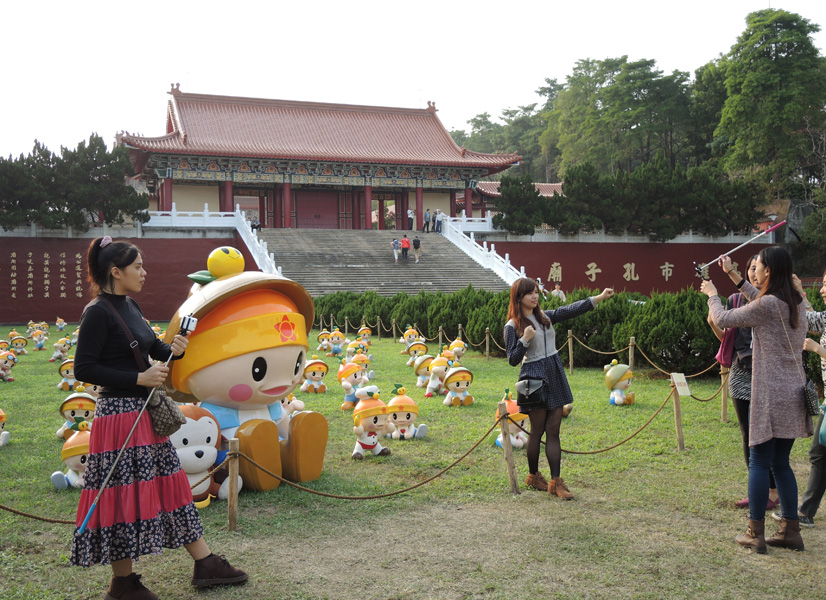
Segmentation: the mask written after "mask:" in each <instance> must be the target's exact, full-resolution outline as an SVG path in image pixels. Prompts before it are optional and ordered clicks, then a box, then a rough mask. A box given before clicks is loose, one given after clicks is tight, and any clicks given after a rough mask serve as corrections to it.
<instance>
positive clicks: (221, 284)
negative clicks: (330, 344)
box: [167, 247, 328, 490]
mask: <svg viewBox="0 0 826 600" xmlns="http://www.w3.org/2000/svg"><path fill="white" fill-rule="evenodd" d="M207 266H208V268H209V270H208V271H199V272H198V273H194V274H192V275H190V276H189V277H190V279H192V280H193V281H195V285H193V287H192V289H191V290H190V295H189V298H187V300H186V301H185V302H184V303H183V304H182V305H181V306H180V308H179V309H178V310H177V312H176V313H175V315H174V316H173V317H172V319H171V321H170V324H169V327H168V328H167V338H168V340H167V341H170V340H171V338H172V336H173V334H174V332H176V331H178V329H179V324H180V322H181V319H182V318H183V317H187V316H190V317H195V318H196V319H198V325H197V328H196V329H195V330H194V331H193V332H192V333H190V334H189V345H188V347H187V350H186V353H185V354H184V356H183V357H181V358H180V359H178V360H175V361H172V362H171V363H170V373H169V378H168V379H167V388H169V391H170V395H171V396H172V397H173V398H175V399H176V400H178V401H179V402H192V401H199V403H200V404H199V405H200V406H201V407H203V408H205V409H207V410H209V411H210V412H211V413H212V414H213V415H215V418H216V419H217V421H218V423H219V425H220V427H221V432H222V434H223V435H224V436H225V437H226V438H232V437H237V438H238V439H239V442H240V451H241V452H242V453H244V454H245V455H247V456H249V457H251V458H252V459H253V460H254V461H255V462H257V463H258V464H260V465H261V466H263V467H264V468H266V469H267V470H269V471H271V472H273V473H275V474H276V475H280V476H283V477H284V478H285V479H288V480H290V481H311V480H313V479H317V478H318V477H319V476H320V475H321V468H322V464H323V462H324V452H325V449H326V446H327V431H328V428H327V421H326V420H325V418H324V417H323V416H322V415H320V414H319V413H316V412H311V411H303V412H299V413H296V414H294V415H292V418H291V419H283V416H284V415H283V414H282V413H283V407H282V404H281V400H282V399H283V398H284V397H285V396H287V395H288V394H289V393H290V392H292V391H293V389H295V387H296V386H297V385H298V384H299V382H300V381H301V376H302V374H303V372H304V359H305V357H306V355H307V350H308V349H309V343H308V339H307V329H308V328H309V327H311V326H312V323H313V319H314V318H315V309H314V307H313V301H312V298H310V295H309V294H308V293H307V291H306V290H305V289H304V288H303V287H302V286H301V285H300V284H298V283H296V282H295V281H292V280H290V279H287V278H286V277H281V276H280V275H274V274H273V275H271V274H267V273H261V272H257V271H244V270H243V269H244V259H243V256H242V255H241V253H240V252H238V250H236V249H235V248H229V247H222V248H218V249H216V250H214V251H213V252H212V253H211V254H210V255H209V260H208V261H207ZM277 423H280V424H281V428H279V426H278V425H277ZM240 472H241V477H242V479H243V481H244V487H246V488H248V489H254V490H269V489H274V488H276V487H278V485H279V483H280V481H279V480H278V479H275V478H274V477H272V476H270V475H267V474H266V473H264V471H262V470H260V469H258V468H257V467H256V466H255V465H253V464H252V463H251V462H250V461H247V460H242V461H241V463H240Z"/></svg>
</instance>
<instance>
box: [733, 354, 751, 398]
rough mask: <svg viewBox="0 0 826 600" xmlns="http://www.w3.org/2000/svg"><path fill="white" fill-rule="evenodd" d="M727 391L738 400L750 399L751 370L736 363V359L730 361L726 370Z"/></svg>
mask: <svg viewBox="0 0 826 600" xmlns="http://www.w3.org/2000/svg"><path fill="white" fill-rule="evenodd" d="M728 393H729V395H730V396H731V397H732V398H737V399H738V400H746V401H749V400H751V371H750V370H746V369H743V368H742V367H739V366H738V365H737V360H733V361H731V368H729V372H728Z"/></svg>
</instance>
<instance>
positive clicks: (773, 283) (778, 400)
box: [700, 247, 812, 554]
mask: <svg viewBox="0 0 826 600" xmlns="http://www.w3.org/2000/svg"><path fill="white" fill-rule="evenodd" d="M719 264H720V266H721V267H722V269H723V271H725V272H726V273H727V274H729V275H730V276H731V275H732V274H731V273H730V271H731V259H730V258H729V257H727V256H726V257H722V258H721V259H720V261H719ZM755 277H756V278H757V281H758V282H759V283H760V284H761V289H760V290H758V289H757V288H755V287H754V286H753V285H751V284H750V283H748V282H747V281H745V280H744V279H742V278H741V277H740V276H739V275H737V274H734V276H733V277H732V280H733V281H734V282H735V283H736V284H737V286H738V287H739V288H740V291H741V292H742V293H743V294H744V295H745V296H746V297H747V298H749V300H750V302H749V303H748V304H746V305H745V306H743V307H742V308H736V309H733V310H725V309H724V308H723V306H722V304H721V302H720V297H719V296H718V295H717V288H716V287H715V286H714V284H713V283H712V282H711V281H704V282H703V283H702V284H701V285H700V291H701V292H703V293H704V294H706V295H707V296H708V297H709V298H708V307H709V311H710V312H711V318H712V319H713V321H714V323H715V325H717V326H718V327H721V328H724V327H752V331H753V334H752V337H753V339H754V351H753V355H752V387H751V417H750V419H749V447H750V448H751V455H750V457H749V527H748V529H747V530H746V532H745V533H744V534H742V535H739V536H737V543H739V544H740V545H742V546H746V547H749V548H753V549H755V550H756V551H757V552H758V553H759V554H764V553H765V552H766V545H767V544H768V545H770V546H782V547H786V548H792V549H794V550H803V539H802V538H801V537H800V521H799V520H798V517H797V480H796V479H795V476H794V471H792V468H791V467H790V466H789V454H790V452H791V450H792V445H793V444H794V440H795V439H796V438H799V437H808V436H810V435H812V419H811V418H810V417H809V416H808V415H807V413H806V409H805V407H804V405H803V385H804V382H805V375H804V374H803V371H802V368H803V359H802V351H803V340H805V339H806V307H805V305H804V304H803V300H802V298H801V297H800V294H799V293H798V292H797V290H795V289H794V283H793V280H792V277H793V273H792V259H791V256H789V253H788V252H786V251H785V250H783V249H782V248H778V247H768V248H764V249H763V250H761V251H760V254H758V255H757V268H756V270H755ZM738 280H739V281H738ZM770 470H771V471H772V472H773V473H774V479H775V482H776V483H777V491H778V494H779V495H780V506H781V508H782V511H783V520H782V521H781V523H780V529H779V530H778V531H777V533H776V534H775V535H774V536H772V537H771V538H770V539H768V540H766V539H765V537H764V525H765V516H766V502H767V501H768V497H769V471H770Z"/></svg>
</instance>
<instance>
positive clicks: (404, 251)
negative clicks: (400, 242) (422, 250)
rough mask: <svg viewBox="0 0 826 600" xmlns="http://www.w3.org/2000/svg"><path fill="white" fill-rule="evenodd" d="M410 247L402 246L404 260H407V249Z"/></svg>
mask: <svg viewBox="0 0 826 600" xmlns="http://www.w3.org/2000/svg"><path fill="white" fill-rule="evenodd" d="M408 250H409V248H402V260H407V251H408Z"/></svg>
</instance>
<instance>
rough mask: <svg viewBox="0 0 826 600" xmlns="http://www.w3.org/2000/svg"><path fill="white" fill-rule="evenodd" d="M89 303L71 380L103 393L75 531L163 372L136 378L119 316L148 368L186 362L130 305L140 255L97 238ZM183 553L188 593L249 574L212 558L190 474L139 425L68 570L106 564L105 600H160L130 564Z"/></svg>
mask: <svg viewBox="0 0 826 600" xmlns="http://www.w3.org/2000/svg"><path fill="white" fill-rule="evenodd" d="M86 262H87V268H88V279H89V283H90V291H91V294H92V295H93V296H94V297H95V299H96V301H94V302H92V303H90V304H89V305H88V306H87V307H86V308H85V309H84V312H83V316H82V317H81V321H80V325H81V326H80V334H79V336H78V343H77V351H76V353H75V375H76V376H77V377H78V378H79V381H86V382H89V383H93V384H97V385H100V386H103V389H102V391H101V394H100V399H99V400H98V402H97V407H96V410H95V422H94V426H93V428H92V436H91V439H90V443H89V460H88V464H87V467H86V476H85V485H84V488H83V491H82V492H81V497H80V504H79V506H78V513H77V525H78V526H80V525H81V523H82V522H83V521H84V518H85V517H86V516H87V514H88V513H89V510H90V507H91V506H92V504H93V502H94V500H95V497H96V496H97V494H98V492H99V491H100V488H101V487H102V484H103V482H104V480H105V478H106V476H107V475H108V473H109V471H110V470H111V469H112V467H113V465H114V464H115V457H116V456H117V454H118V450H119V449H120V448H121V447H122V446H123V445H124V442H125V441H126V435H127V433H128V432H129V431H130V429H131V428H132V425H133V424H134V422H135V419H136V418H137V417H138V414H139V413H140V410H141V407H142V406H143V404H144V402H145V401H146V398H147V396H148V394H149V391H150V390H151V389H153V388H155V387H158V386H160V385H163V383H164V380H165V379H166V376H167V374H168V373H169V368H168V367H167V366H166V365H165V364H163V362H161V363H160V364H154V365H152V366H150V367H149V368H148V369H146V370H143V371H141V369H140V367H139V366H138V364H137V361H136V357H135V354H134V352H133V350H132V348H131V347H130V343H129V340H128V337H127V334H126V332H124V331H123V327H122V325H121V323H120V320H119V319H118V318H117V317H116V316H115V315H114V314H113V313H112V311H117V313H118V315H120V317H121V318H122V319H123V321H124V322H125V323H126V325H127V326H128V327H129V330H130V332H131V334H132V336H133V337H134V339H135V340H136V341H137V343H138V348H139V350H140V353H141V354H142V355H143V358H144V362H145V363H146V364H149V357H152V358H154V359H155V360H158V361H166V360H168V358H169V357H170V355H171V356H172V357H173V359H174V358H180V357H181V356H183V354H184V351H185V350H186V346H187V343H188V342H187V339H186V338H185V337H183V336H181V335H177V336H175V338H174V339H173V341H172V344H165V343H163V342H162V341H160V340H159V339H158V338H157V337H156V336H155V333H154V332H153V331H152V329H151V328H150V327H149V325H148V324H147V323H146V321H145V320H144V319H143V314H142V313H141V310H140V307H138V305H137V303H136V302H135V301H134V300H132V299H131V298H129V296H128V294H135V293H138V292H140V291H141V290H142V289H143V285H144V281H145V279H146V274H147V273H146V270H145V269H144V267H143V259H142V257H141V254H140V251H139V250H138V248H136V247H135V246H134V245H132V244H130V243H128V242H113V241H112V239H111V238H110V237H109V236H106V237H103V238H97V239H95V240H94V241H93V242H92V243H91V244H90V246H89V250H88V252H87V256H86ZM180 546H184V547H185V548H186V549H187V551H188V552H189V554H190V555H191V556H192V558H193V559H194V560H195V568H194V574H193V577H192V584H193V585H195V586H197V587H207V586H212V585H218V584H226V583H240V582H243V581H246V580H247V574H246V573H244V572H243V571H242V570H240V569H237V568H235V567H233V566H231V565H230V564H229V562H227V560H226V559H225V558H223V557H221V556H216V555H214V554H212V553H211V552H210V550H209V547H208V546H207V544H206V542H205V541H204V537H203V527H202V526H201V521H200V518H199V516H198V511H197V509H196V508H195V505H194V504H193V502H192V492H191V491H190V488H189V481H188V479H187V477H186V474H185V473H184V472H183V471H182V470H181V465H180V462H179V460H178V455H177V454H176V452H175V449H174V447H173V446H172V443H171V442H170V441H169V438H168V437H164V436H160V435H158V434H157V433H155V430H154V429H153V427H152V421H151V419H150V417H149V415H147V414H144V415H143V416H141V419H140V422H138V424H137V427H136V428H135V431H134V434H133V436H132V438H131V439H130V440H129V443H128V444H127V445H126V448H125V450H124V452H123V455H122V456H121V459H120V461H119V462H117V465H116V467H115V470H114V473H113V474H112V478H111V480H110V481H109V483H108V485H107V486H106V488H105V490H104V491H103V493H102V495H101V498H100V505H99V507H98V509H97V511H94V512H93V514H92V516H91V518H90V520H89V522H88V526H87V527H86V528H85V529H84V530H83V532H82V533H81V532H80V531H79V529H78V530H76V531H75V535H74V537H73V539H72V553H71V558H70V562H71V564H73V565H79V566H84V567H88V566H91V565H93V564H96V563H102V564H111V566H112V581H111V584H110V586H109V589H108V591H107V594H106V596H105V598H106V599H107V600H156V599H157V597H158V596H157V595H155V594H154V593H152V592H150V591H149V590H148V589H147V588H146V587H145V586H144V585H143V584H142V583H141V581H140V579H141V576H140V575H138V574H136V573H134V572H133V571H132V561H134V560H135V559H137V558H138V557H140V556H142V555H144V554H159V553H160V552H161V550H162V549H163V548H177V547H180Z"/></svg>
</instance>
